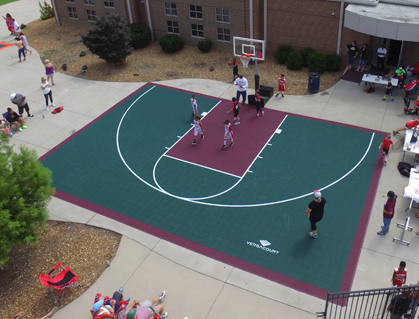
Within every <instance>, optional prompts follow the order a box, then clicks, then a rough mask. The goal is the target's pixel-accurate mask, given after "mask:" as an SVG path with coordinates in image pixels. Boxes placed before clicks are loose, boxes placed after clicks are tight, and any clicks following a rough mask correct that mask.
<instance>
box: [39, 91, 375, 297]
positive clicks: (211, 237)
mask: <svg viewBox="0 0 419 319" xmlns="http://www.w3.org/2000/svg"><path fill="white" fill-rule="evenodd" d="M192 93H193V92H187V91H182V90H175V89H170V88H168V87H164V86H160V85H155V84H146V85H145V86H143V87H142V88H140V89H138V90H137V91H136V92H135V93H133V94H131V95H130V96H128V97H127V98H126V99H124V100H123V101H121V102H120V103H118V104H117V105H115V106H114V107H113V108H111V109H109V110H108V111H107V112H105V113H104V114H103V115H102V116H100V117H98V118H97V119H95V120H94V121H93V122H91V123H90V124H88V125H87V126H86V127H84V128H83V129H81V130H79V131H78V132H77V133H76V134H74V135H72V136H71V137H70V138H68V139H67V140H65V141H64V142H63V143H61V144H60V145H58V146H57V147H56V148H54V149H52V150H51V151H50V152H48V153H47V154H46V155H44V156H43V157H42V158H41V161H42V163H43V164H44V165H45V166H46V167H48V168H50V169H51V170H52V172H53V175H52V177H53V180H54V182H53V186H54V187H55V188H56V189H57V192H56V196H57V197H58V198H61V199H63V200H66V201H69V202H71V203H74V204H77V205H79V206H82V207H84V208H87V209H90V210H92V211H95V212H97V213H100V214H102V215H105V216H108V217H111V218H113V219H115V220H117V221H120V222H123V223H125V224H127V225H130V226H132V227H135V228H137V229H140V230H142V231H145V232H147V233H150V234H153V235H155V236H158V237H160V238H162V239H165V240H167V241H170V242H172V243H175V244H177V245H180V246H182V247H185V248H188V249H190V250H193V251H195V252H198V253H200V254H203V255H205V256H209V257H211V258H214V259H216V260H220V261H222V262H225V263H228V264H230V265H232V266H234V267H237V268H240V269H243V270H246V271H248V272H251V273H253V274H256V275H259V276H262V277H264V278H267V279H270V280H273V281H275V282H278V283H280V284H283V285H286V286H288V287H291V288H294V289H296V290H299V291H302V292H305V293H308V294H310V295H313V296H316V297H319V298H323V297H324V296H325V293H326V292H327V291H347V290H350V288H351V285H352V280H353V277H354V274H355V269H356V265H357V261H358V258H359V256H360V249H361V246H362V242H363V240H364V236H365V231H366V227H367V224H368V220H369V217H370V212H371V208H372V205H373V199H374V197H375V193H376V189H377V183H378V180H379V177H380V174H381V168H382V159H381V157H380V154H379V152H378V149H377V148H378V146H379V144H380V142H381V140H382V138H383V136H382V135H383V133H382V132H375V131H372V130H368V129H361V128H357V127H353V126H347V125H346V126H343V125H339V124H337V123H333V122H328V121H319V120H315V119H311V118H308V117H303V116H297V115H293V114H287V113H284V112H280V111H275V110H271V109H265V116H263V117H254V116H253V114H254V113H255V109H254V106H249V105H244V106H243V108H242V109H240V117H241V124H240V125H238V126H233V131H234V145H233V146H232V147H228V146H227V148H226V149H225V150H221V146H222V145H223V135H224V125H223V121H224V120H225V119H230V121H232V120H233V115H232V112H230V113H229V114H226V112H227V111H228V110H229V109H230V108H231V101H229V100H223V99H215V98H213V97H209V96H204V95H198V94H197V102H198V111H199V113H200V114H202V115H204V116H203V119H202V124H203V126H204V130H205V139H204V140H199V137H198V140H197V145H196V146H193V145H192V141H193V130H192V125H191V123H192V117H191V115H190V113H191V106H190V103H189V98H190V97H191V95H192ZM315 189H319V190H321V191H322V193H323V196H324V197H325V198H326V199H327V201H328V205H327V207H326V211H325V217H324V219H323V220H322V221H321V222H320V223H319V224H318V233H319V237H318V238H317V239H313V238H310V237H309V236H308V235H307V233H308V232H309V230H310V223H309V221H308V218H305V217H304V212H305V210H306V209H307V207H308V204H309V202H310V201H311V200H313V195H312V193H313V190H315Z"/></svg>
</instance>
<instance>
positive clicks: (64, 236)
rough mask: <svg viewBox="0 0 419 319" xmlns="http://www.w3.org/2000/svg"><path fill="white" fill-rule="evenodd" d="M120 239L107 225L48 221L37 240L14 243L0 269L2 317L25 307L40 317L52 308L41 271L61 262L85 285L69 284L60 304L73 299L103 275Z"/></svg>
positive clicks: (45, 271)
mask: <svg viewBox="0 0 419 319" xmlns="http://www.w3.org/2000/svg"><path fill="white" fill-rule="evenodd" d="M120 240H121V235H120V234H117V233H114V232H112V231H109V230H106V229H101V228H96V227H91V226H86V225H83V224H76V223H67V222H58V221H48V222H47V226H46V228H45V230H44V231H43V233H42V235H41V237H40V238H39V242H38V244H36V245H35V246H29V245H22V246H17V245H16V246H14V247H13V250H12V252H11V254H10V260H9V262H8V263H7V264H6V265H5V267H4V268H5V269H4V271H2V272H0V287H1V289H0V300H1V305H2V309H3V317H4V318H10V317H12V316H13V315H15V314H16V313H17V312H19V311H24V312H25V313H26V318H39V317H42V316H44V315H46V314H47V313H48V312H49V311H51V309H52V308H53V307H54V306H55V303H54V299H53V297H52V295H51V293H50V292H49V291H48V288H47V287H45V286H43V285H42V284H41V282H40V280H39V275H40V274H47V273H48V271H49V270H50V269H51V268H53V267H54V266H55V265H56V264H57V263H58V262H61V263H62V264H63V266H64V267H66V266H69V267H70V269H71V270H72V271H73V272H74V273H75V274H76V275H78V282H79V283H80V284H81V285H83V286H82V287H79V288H70V289H69V290H68V292H67V293H66V295H65V296H64V299H63V302H62V304H61V306H60V308H61V307H63V306H65V305H66V304H68V303H70V302H71V301H72V300H74V299H76V298H77V297H79V296H80V295H81V294H83V293H84V292H85V291H86V290H87V289H88V288H89V287H90V286H91V285H92V284H93V283H94V282H95V281H96V280H97V279H98V278H99V277H100V275H101V274H102V272H103V271H104V270H105V269H106V267H107V263H106V261H107V260H110V261H111V260H112V259H113V258H114V257H115V255H116V252H117V250H118V247H119V243H120ZM57 273H58V272H56V273H55V274H57ZM93 298H94V296H92V300H93ZM88 311H89V310H88V309H86V315H88V313H87V312H88Z"/></svg>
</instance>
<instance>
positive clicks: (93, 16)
mask: <svg viewBox="0 0 419 319" xmlns="http://www.w3.org/2000/svg"><path fill="white" fill-rule="evenodd" d="M86 13H87V20H88V21H90V22H95V21H97V17H96V11H94V10H86Z"/></svg>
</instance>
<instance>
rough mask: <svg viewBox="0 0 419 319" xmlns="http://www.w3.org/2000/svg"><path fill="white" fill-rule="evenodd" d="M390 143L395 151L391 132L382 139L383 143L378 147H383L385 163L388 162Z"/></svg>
mask: <svg viewBox="0 0 419 319" xmlns="http://www.w3.org/2000/svg"><path fill="white" fill-rule="evenodd" d="M390 145H391V149H392V150H393V151H394V146H393V141H392V140H391V135H390V134H389V135H387V137H386V138H385V139H383V140H382V141H381V144H380V146H379V147H378V149H381V147H382V148H383V157H384V164H387V156H388V151H389V150H390Z"/></svg>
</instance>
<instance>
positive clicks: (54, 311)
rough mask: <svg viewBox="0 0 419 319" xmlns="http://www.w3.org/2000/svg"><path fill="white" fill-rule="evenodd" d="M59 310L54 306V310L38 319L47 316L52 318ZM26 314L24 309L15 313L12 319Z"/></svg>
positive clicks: (18, 318) (17, 318) (44, 318)
mask: <svg viewBox="0 0 419 319" xmlns="http://www.w3.org/2000/svg"><path fill="white" fill-rule="evenodd" d="M57 311H58V308H57V307H54V308H52V310H51V311H50V312H49V313H47V314H46V315H45V316H43V317H41V318H37V319H46V318H51V317H52V316H53V315H54V314H55V313H56V312H57ZM24 315H25V312H24V311H20V312H18V313H17V314H15V315H14V316H13V317H11V318H10V319H20V318H22V317H23V316H24Z"/></svg>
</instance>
